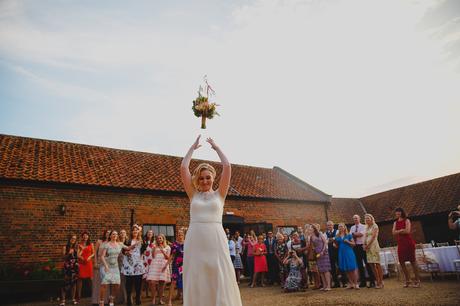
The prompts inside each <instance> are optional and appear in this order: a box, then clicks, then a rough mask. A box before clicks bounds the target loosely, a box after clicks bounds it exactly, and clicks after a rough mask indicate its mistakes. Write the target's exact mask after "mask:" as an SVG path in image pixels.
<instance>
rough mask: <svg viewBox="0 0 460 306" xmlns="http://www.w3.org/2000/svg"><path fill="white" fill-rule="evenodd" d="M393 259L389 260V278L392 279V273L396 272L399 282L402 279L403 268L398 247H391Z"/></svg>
mask: <svg viewBox="0 0 460 306" xmlns="http://www.w3.org/2000/svg"><path fill="white" fill-rule="evenodd" d="M389 250H390V252H391V257H390V258H389V259H388V260H387V265H388V277H391V272H395V273H396V276H397V277H398V281H399V280H400V279H401V267H400V265H399V259H398V249H397V247H390V248H389Z"/></svg>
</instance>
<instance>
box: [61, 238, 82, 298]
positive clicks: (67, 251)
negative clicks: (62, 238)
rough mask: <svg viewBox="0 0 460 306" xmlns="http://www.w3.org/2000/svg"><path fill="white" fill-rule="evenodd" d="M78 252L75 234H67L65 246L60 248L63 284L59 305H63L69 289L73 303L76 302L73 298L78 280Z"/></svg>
mask: <svg viewBox="0 0 460 306" xmlns="http://www.w3.org/2000/svg"><path fill="white" fill-rule="evenodd" d="M78 254H79V248H78V243H77V235H73V234H72V235H70V236H69V239H68V240H67V244H66V246H64V247H63V248H62V256H63V257H64V268H63V270H64V286H63V287H62V288H61V303H60V305H65V297H66V292H68V291H70V296H71V298H72V302H73V304H74V305H76V304H78V302H77V300H76V299H75V293H76V286H77V280H78Z"/></svg>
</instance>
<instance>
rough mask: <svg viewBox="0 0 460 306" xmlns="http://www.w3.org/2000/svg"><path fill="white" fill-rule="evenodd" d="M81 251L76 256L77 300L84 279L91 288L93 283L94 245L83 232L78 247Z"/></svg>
mask: <svg viewBox="0 0 460 306" xmlns="http://www.w3.org/2000/svg"><path fill="white" fill-rule="evenodd" d="M78 247H79V249H80V250H81V252H80V254H79V255H78V265H79V267H78V268H79V271H78V280H77V293H78V294H77V296H78V300H79V299H81V289H82V287H83V280H84V279H86V280H87V281H88V282H89V286H90V287H92V284H91V283H92V281H93V257H94V245H93V244H92V243H91V240H90V239H89V233H88V232H86V231H85V232H83V233H82V234H81V243H80V244H79V245H78Z"/></svg>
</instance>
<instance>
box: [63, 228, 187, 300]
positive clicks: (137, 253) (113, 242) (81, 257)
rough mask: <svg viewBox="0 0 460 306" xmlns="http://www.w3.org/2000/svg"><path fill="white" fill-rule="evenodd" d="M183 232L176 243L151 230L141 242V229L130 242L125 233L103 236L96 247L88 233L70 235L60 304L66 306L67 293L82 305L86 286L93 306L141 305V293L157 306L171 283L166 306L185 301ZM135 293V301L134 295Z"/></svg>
mask: <svg viewBox="0 0 460 306" xmlns="http://www.w3.org/2000/svg"><path fill="white" fill-rule="evenodd" d="M184 238H185V230H184V229H180V230H179V231H178V233H177V239H176V241H175V242H174V243H170V242H168V241H167V240H166V238H165V236H164V235H163V234H158V235H154V233H153V231H152V230H149V231H147V233H146V234H145V236H144V237H142V227H141V226H139V225H134V226H133V227H132V229H131V234H130V236H129V237H128V236H127V233H126V231H125V230H120V232H117V231H116V230H104V231H103V233H102V235H101V237H100V239H98V240H97V241H96V242H95V243H92V242H91V240H90V236H89V233H88V232H83V233H82V234H81V237H80V241H78V240H79V239H78V237H77V235H70V237H69V240H68V242H67V245H66V246H65V247H64V248H63V256H64V268H63V269H64V286H63V288H62V291H61V300H60V301H61V303H60V305H65V299H66V293H70V295H71V297H72V303H73V304H74V305H77V304H78V303H79V300H80V297H81V291H82V285H83V283H84V282H87V283H88V284H89V285H90V287H91V289H92V298H91V300H92V303H93V305H100V306H103V305H105V304H107V303H108V304H109V305H114V304H115V303H118V304H125V303H126V305H133V304H134V303H135V304H136V305H141V289H142V288H143V287H144V288H146V289H148V290H147V292H149V291H150V293H151V295H152V303H153V304H154V305H156V304H160V305H163V304H165V301H164V295H165V293H164V290H165V286H166V283H169V284H170V286H169V288H170V290H169V295H168V305H172V300H173V295H174V292H176V296H175V298H176V299H180V298H181V296H182V287H183V286H182V262H183V253H184ZM133 288H134V292H135V294H134V296H132V295H133V294H132V293H133Z"/></svg>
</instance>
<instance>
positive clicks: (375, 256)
mask: <svg viewBox="0 0 460 306" xmlns="http://www.w3.org/2000/svg"><path fill="white" fill-rule="evenodd" d="M375 228H377V229H378V228H379V226H378V225H377V224H375V223H374V224H373V225H372V226H370V227H369V226H367V225H366V237H365V240H364V241H365V243H366V245H367V251H366V258H367V262H368V263H377V264H380V245H379V241H378V240H377V239H378V236H377V237H375V239H374V241H372V244H371V245H368V244H367V242H368V241H370V240H371V239H372V232H373V231H374V229H375Z"/></svg>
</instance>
